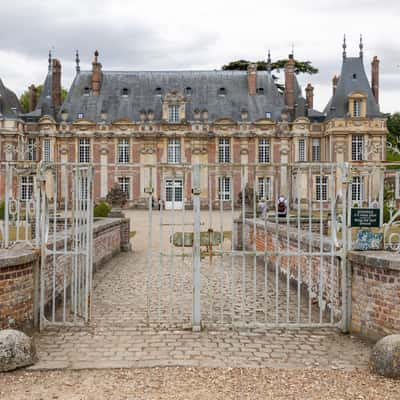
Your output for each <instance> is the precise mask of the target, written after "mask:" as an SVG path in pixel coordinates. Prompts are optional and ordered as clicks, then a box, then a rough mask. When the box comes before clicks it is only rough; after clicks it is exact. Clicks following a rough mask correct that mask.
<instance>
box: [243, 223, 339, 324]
mask: <svg viewBox="0 0 400 400" xmlns="http://www.w3.org/2000/svg"><path fill="white" fill-rule="evenodd" d="M236 226H237V236H238V239H237V243H236V245H237V246H238V248H240V247H241V242H242V239H241V238H240V236H242V233H241V223H240V222H239V223H236ZM255 232H256V233H254V223H253V220H252V219H248V220H246V221H245V228H244V242H245V248H246V250H253V249H254V242H255V244H256V250H257V251H262V252H265V253H266V257H267V259H268V265H269V266H273V268H278V270H279V272H280V274H281V275H282V276H284V277H286V278H287V275H288V274H289V278H290V281H291V282H292V283H294V284H296V285H297V284H298V283H299V284H300V286H301V287H302V288H303V291H305V292H306V293H307V296H310V297H311V299H312V302H313V303H314V304H318V305H319V306H320V307H321V309H322V310H323V311H324V312H330V310H331V309H332V310H333V315H334V319H335V321H339V320H340V316H341V302H342V300H341V268H340V264H339V262H338V259H337V257H336V256H332V255H331V254H330V253H331V252H332V245H331V241H330V240H329V238H328V237H326V236H322V241H321V237H320V235H319V234H318V233H314V232H311V234H310V232H309V231H308V229H307V230H303V229H297V227H293V226H291V225H289V226H287V225H286V224H275V223H270V222H267V223H264V222H263V221H261V220H258V221H257V222H256V229H255ZM242 238H243V236H242ZM284 253H287V254H284ZM264 259H265V258H264V255H262V256H259V257H258V262H259V263H264ZM277 266H278V267H277ZM299 277H300V279H299Z"/></svg>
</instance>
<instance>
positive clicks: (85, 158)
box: [79, 138, 90, 163]
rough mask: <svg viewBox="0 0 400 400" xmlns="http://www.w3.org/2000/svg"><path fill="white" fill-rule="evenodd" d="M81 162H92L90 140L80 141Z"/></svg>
mask: <svg viewBox="0 0 400 400" xmlns="http://www.w3.org/2000/svg"><path fill="white" fill-rule="evenodd" d="M79 162H81V163H88V162H90V140H89V139H87V138H85V139H79Z"/></svg>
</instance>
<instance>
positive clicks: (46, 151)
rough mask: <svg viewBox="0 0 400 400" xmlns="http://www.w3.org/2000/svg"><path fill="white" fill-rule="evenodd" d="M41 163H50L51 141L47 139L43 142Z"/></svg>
mask: <svg viewBox="0 0 400 400" xmlns="http://www.w3.org/2000/svg"><path fill="white" fill-rule="evenodd" d="M43 161H45V162H49V161H51V141H50V139H47V138H46V139H44V140H43Z"/></svg>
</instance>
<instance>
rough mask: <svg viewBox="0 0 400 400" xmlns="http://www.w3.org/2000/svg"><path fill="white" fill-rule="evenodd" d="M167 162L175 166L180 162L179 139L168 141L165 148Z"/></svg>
mask: <svg viewBox="0 0 400 400" xmlns="http://www.w3.org/2000/svg"><path fill="white" fill-rule="evenodd" d="M167 162H169V163H172V164H177V163H180V162H181V141H180V139H176V138H175V139H169V140H168V148H167Z"/></svg>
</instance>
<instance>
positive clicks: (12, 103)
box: [0, 79, 21, 118]
mask: <svg viewBox="0 0 400 400" xmlns="http://www.w3.org/2000/svg"><path fill="white" fill-rule="evenodd" d="M14 110H15V111H14ZM20 112H21V106H20V104H19V100H18V97H17V96H16V94H15V93H14V92H12V91H11V90H10V89H8V88H7V87H6V86H4V83H3V82H2V80H1V79H0V118H2V117H6V118H16V117H17V115H18V114H19V113H20Z"/></svg>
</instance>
